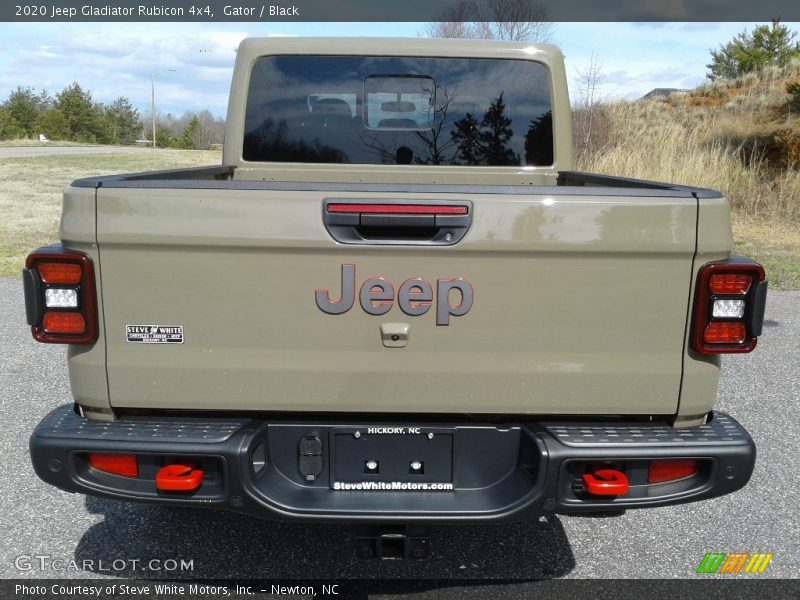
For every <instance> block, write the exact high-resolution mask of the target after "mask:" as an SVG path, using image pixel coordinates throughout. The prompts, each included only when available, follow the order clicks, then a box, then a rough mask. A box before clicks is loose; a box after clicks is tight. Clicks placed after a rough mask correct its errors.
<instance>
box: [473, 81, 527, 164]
mask: <svg viewBox="0 0 800 600" xmlns="http://www.w3.org/2000/svg"><path fill="white" fill-rule="evenodd" d="M505 112H506V105H505V102H503V94H502V93H501V94H500V96H498V98H497V100H495V101H494V102H492V104H491V105H490V106H489V109H488V110H487V111H486V112H485V113H484V114H483V119H482V120H481V131H480V133H479V134H478V139H479V140H480V144H481V156H482V159H483V163H484V164H487V165H492V166H506V165H518V164H519V162H520V161H519V156H518V155H517V154H516V153H515V152H514V151H513V150H512V149H511V148H509V146H508V142H509V140H510V139H511V138H512V137H513V136H514V132H513V131H512V130H511V119H510V118H509V117H507V116H506V114H505Z"/></svg>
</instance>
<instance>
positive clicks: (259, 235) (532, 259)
mask: <svg viewBox="0 0 800 600" xmlns="http://www.w3.org/2000/svg"><path fill="white" fill-rule="evenodd" d="M173 183H174V185H164V186H162V187H149V188H148V189H147V190H143V189H141V188H138V187H136V186H130V187H124V186H123V187H114V186H113V185H106V186H101V187H99V188H98V189H97V241H98V245H99V256H100V268H101V272H102V283H101V288H102V296H103V307H104V308H103V314H102V318H103V320H104V331H105V337H106V339H105V342H106V349H107V372H108V384H109V393H110V401H111V405H112V406H114V407H117V408H121V407H126V408H150V409H157V408H161V407H164V408H167V407H169V408H171V409H198V410H258V411H267V410H268V411H316V412H356V411H358V412H373V413H493V414H503V413H511V414H565V415H566V414H575V415H579V414H586V415H590V414H604V415H610V414H620V415H626V414H627V415H630V414H649V415H652V414H664V415H666V414H674V413H675V412H676V409H677V404H678V398H679V390H680V384H681V368H682V360H683V353H684V331H685V329H686V319H687V310H688V306H687V303H688V297H689V291H690V284H691V277H692V261H693V256H694V252H695V235H696V234H695V232H696V218H697V201H696V199H695V198H694V197H693V196H692V195H691V194H690V193H687V192H681V191H659V192H658V193H656V192H654V191H652V190H614V191H610V192H609V191H605V192H604V193H603V194H597V193H596V190H594V189H593V188H584V189H581V188H556V187H553V188H533V187H527V188H526V187H524V186H513V187H511V186H506V187H502V188H489V187H487V188H480V187H475V188H472V189H471V193H467V192H465V191H463V190H461V191H458V192H453V191H449V190H448V188H446V187H437V186H435V185H432V186H426V188H425V189H426V191H420V187H419V186H417V187H415V188H413V191H404V190H403V189H402V187H401V186H397V189H396V191H393V192H387V191H381V192H376V191H371V190H370V189H369V186H359V185H353V186H350V187H349V188H348V189H345V188H347V186H338V187H337V188H336V189H335V191H325V190H324V189H322V188H321V186H314V185H305V186H303V185H302V184H301V185H292V186H286V185H281V184H279V183H265V182H249V183H248V184H247V185H240V186H238V189H230V187H234V186H230V187H229V188H224V187H223V186H222V185H217V186H211V185H209V186H208V187H204V186H203V185H200V186H197V185H193V186H187V185H185V184H181V183H180V182H173ZM304 187H305V188H307V189H303V188H304ZM329 187H330V186H329ZM248 188H249V189H248ZM428 190H429V191H428ZM326 202H327V203H328V204H330V203H334V204H339V205H347V204H353V203H356V204H358V203H366V204H368V205H373V206H372V207H368V208H366V209H365V212H366V213H369V212H370V211H377V210H378V209H377V208H375V206H380V205H382V206H395V207H397V206H409V205H411V206H414V205H416V206H419V205H426V204H427V205H431V206H440V207H442V206H443V207H454V206H462V207H467V213H468V229H467V231H466V233H465V234H464V235H463V238H461V239H460V241H458V243H455V244H450V245H448V244H447V243H444V244H435V243H425V239H426V238H425V236H426V235H427V234H426V232H425V231H422V232H421V233H420V232H419V231H417V232H415V233H413V234H412V233H411V232H410V231H408V230H406V231H405V232H404V231H403V230H399V232H398V230H397V228H392V227H389V228H388V229H386V230H385V231H384V232H383V233H381V232H380V231H378V232H377V233H376V232H375V231H374V230H373V232H372V233H369V232H367V233H366V234H364V235H366V238H367V239H361V240H360V242H361V243H350V242H348V240H347V239H344V240H343V241H337V240H336V239H334V238H335V237H337V235H336V232H335V231H333V232H332V231H331V227H330V219H329V218H328V216H329V215H328V212H329V211H328V209H327V208H326ZM351 216H352V215H351ZM364 216H365V215H361V217H360V218H361V219H363V218H364ZM372 216H373V217H376V218H377V221H374V222H377V223H381V222H383V221H381V220H380V218H379V217H381V216H384V217H385V215H382V214H381V213H380V212H378V213H376V214H373V215H372ZM356 229H357V228H356ZM422 229H424V227H423V228H422ZM362 233H363V232H362ZM461 233H463V231H462V232H461ZM359 235H360V234H358V232H356V234H354V237H355V238H358V236H359ZM409 235H421V236H422V238H421V240H422V241H421V243H407V242H408V240H400V239H394V238H395V237H398V236H399V237H404V236H406V237H407V236H409ZM370 236H373V237H371V238H370ZM345 237H346V236H345ZM351 241H352V240H351ZM416 241H417V242H419V241H420V240H419V239H418V240H416ZM409 280H412V281H411V283H407V284H406V286H405V287H404V286H403V284H404V282H408V281H409ZM422 282H427V284H428V286H426V285H425V284H424V283H422ZM365 283H366V287H367V289H366V291H365V290H364V289H363V288H364V287H365ZM414 283H417V284H418V285H416V286H415V285H414ZM467 286H468V287H469V289H467ZM401 292H403V293H401ZM409 292H410V294H409ZM465 292H466V293H465ZM337 303H344V304H346V305H349V307H347V308H348V309H347V310H343V307H342V306H339V307H338V308H335V309H331V306H333V305H335V304H337ZM326 305H327V307H328V310H325V308H326ZM409 307H414V308H415V309H416V310H408V309H409ZM404 309H406V310H405V311H404ZM409 312H410V313H412V314H408V313H409ZM151 329H152V333H150V331H151ZM393 337H394V338H397V339H393ZM387 342H388V343H387ZM387 346H388V347H387ZM392 346H396V347H392ZM632 399H636V401H635V402H632Z"/></svg>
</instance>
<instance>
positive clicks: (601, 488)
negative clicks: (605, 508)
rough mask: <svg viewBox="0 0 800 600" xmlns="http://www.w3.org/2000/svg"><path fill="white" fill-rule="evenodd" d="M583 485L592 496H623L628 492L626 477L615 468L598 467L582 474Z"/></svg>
mask: <svg viewBox="0 0 800 600" xmlns="http://www.w3.org/2000/svg"><path fill="white" fill-rule="evenodd" d="M583 487H584V488H586V491H587V492H589V493H590V494H592V495H593V496H623V495H625V494H627V493H628V488H629V485H628V478H627V477H626V476H625V473H623V472H622V471H617V470H616V469H598V470H597V471H593V472H592V473H584V474H583Z"/></svg>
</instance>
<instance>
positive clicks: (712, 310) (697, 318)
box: [691, 257, 767, 354]
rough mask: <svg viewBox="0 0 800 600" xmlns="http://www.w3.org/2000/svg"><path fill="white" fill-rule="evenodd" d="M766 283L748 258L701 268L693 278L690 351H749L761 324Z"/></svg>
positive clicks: (758, 269)
mask: <svg viewBox="0 0 800 600" xmlns="http://www.w3.org/2000/svg"><path fill="white" fill-rule="evenodd" d="M766 299H767V282H766V281H765V280H764V269H763V267H762V266H761V265H759V264H758V263H756V262H753V261H751V260H748V259H742V258H738V257H735V258H732V259H731V260H729V261H724V262H713V263H708V264H706V265H703V266H702V267H701V268H700V272H699V273H698V276H697V290H696V293H695V302H694V315H693V322H692V341H691V343H692V348H694V349H695V350H696V351H697V352H700V353H701V354H722V353H729V352H750V351H751V350H752V349H753V348H755V347H756V340H757V338H758V336H759V335H761V329H762V326H763V323H764V307H765V304H766Z"/></svg>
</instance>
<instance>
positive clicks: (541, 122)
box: [525, 110, 553, 166]
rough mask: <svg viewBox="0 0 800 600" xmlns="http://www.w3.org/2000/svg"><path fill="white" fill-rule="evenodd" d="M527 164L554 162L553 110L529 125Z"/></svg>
mask: <svg viewBox="0 0 800 600" xmlns="http://www.w3.org/2000/svg"><path fill="white" fill-rule="evenodd" d="M525 164H527V165H538V166H547V165H552V164H553V112H552V111H549V110H548V111H547V112H546V113H544V114H542V115H540V116H539V117H537V118H536V119H534V120H533V121H531V124H530V125H529V126H528V133H526V134H525Z"/></svg>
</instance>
